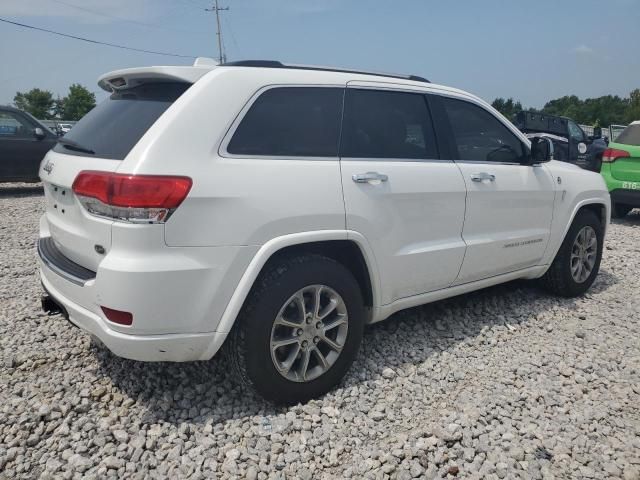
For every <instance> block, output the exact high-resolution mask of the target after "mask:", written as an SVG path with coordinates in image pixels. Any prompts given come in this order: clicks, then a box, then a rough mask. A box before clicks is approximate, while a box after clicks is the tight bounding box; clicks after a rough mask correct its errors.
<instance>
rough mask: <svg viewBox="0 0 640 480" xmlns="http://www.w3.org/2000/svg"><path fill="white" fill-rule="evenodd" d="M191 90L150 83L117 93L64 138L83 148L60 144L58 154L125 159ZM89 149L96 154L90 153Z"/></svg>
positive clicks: (177, 85) (55, 148) (83, 119)
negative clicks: (166, 113)
mask: <svg viewBox="0 0 640 480" xmlns="http://www.w3.org/2000/svg"><path fill="white" fill-rule="evenodd" d="M189 87H190V84H187V83H149V84H145V85H140V86H139V87H134V88H130V89H127V90H124V91H121V92H115V93H113V94H112V95H111V96H110V97H109V99H108V100H105V101H104V102H102V103H101V104H100V105H98V106H97V107H95V108H94V109H93V110H91V111H90V112H89V113H88V114H87V115H85V116H84V117H83V118H82V120H80V121H79V122H78V123H77V124H76V125H75V126H74V127H73V128H72V129H71V131H70V132H69V133H67V134H66V135H65V136H64V138H65V139H68V140H71V141H73V142H75V144H76V145H79V146H81V147H82V149H76V148H69V146H65V145H64V144H62V143H58V144H57V145H56V146H55V147H54V151H56V152H60V153H66V154H69V155H82V156H95V157H99V158H109V159H113V160H123V159H124V157H126V156H127V154H128V153H129V152H130V151H131V149H132V148H133V147H134V145H135V144H136V143H138V141H139V140H140V139H141V138H142V136H143V135H144V134H145V132H146V131H147V130H149V128H150V127H151V125H153V124H154V123H155V122H156V120H158V118H160V116H161V115H162V114H163V113H164V112H165V111H166V110H167V108H169V106H170V105H171V104H172V103H173V102H174V101H175V100H176V99H177V98H178V97H180V95H182V94H183V93H184V92H185V90H187V88H189ZM86 150H92V151H93V152H94V153H93V154H88V153H87V152H86Z"/></svg>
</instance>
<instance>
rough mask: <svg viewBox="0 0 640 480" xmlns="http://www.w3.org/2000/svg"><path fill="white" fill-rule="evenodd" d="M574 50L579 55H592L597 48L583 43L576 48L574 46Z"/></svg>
mask: <svg viewBox="0 0 640 480" xmlns="http://www.w3.org/2000/svg"><path fill="white" fill-rule="evenodd" d="M572 52H573V53H576V54H578V55H592V54H594V53H595V50H594V49H593V48H591V47H588V46H587V45H585V44H584V43H583V44H582V45H578V46H577V47H576V48H574V49H573V50H572Z"/></svg>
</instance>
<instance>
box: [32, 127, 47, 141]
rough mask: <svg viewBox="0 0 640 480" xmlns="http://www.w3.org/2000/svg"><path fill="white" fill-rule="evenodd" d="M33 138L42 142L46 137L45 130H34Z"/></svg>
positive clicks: (38, 128) (37, 128)
mask: <svg viewBox="0 0 640 480" xmlns="http://www.w3.org/2000/svg"><path fill="white" fill-rule="evenodd" d="M33 136H34V137H36V138H37V139H38V140H42V139H43V138H44V137H46V135H45V133H44V130H42V129H41V128H40V127H36V128H34V129H33Z"/></svg>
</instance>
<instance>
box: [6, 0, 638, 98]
mask: <svg viewBox="0 0 640 480" xmlns="http://www.w3.org/2000/svg"><path fill="white" fill-rule="evenodd" d="M212 1H213V0H211V1H208V0H109V1H108V2H105V1H104V0H0V18H4V19H9V20H12V21H16V22H20V23H25V24H29V25H33V26H37V27H40V28H46V29H50V30H55V31H58V32H63V33H66V34H70V35H76V36H82V37H87V38H90V39H92V40H98V41H102V42H109V43H115V44H120V45H125V46H129V47H133V48H139V49H145V50H154V51H161V52H166V53H175V54H179V55H187V56H193V57H197V56H206V57H217V44H216V33H215V32H216V29H215V15H214V14H213V13H212V12H207V11H205V8H207V7H210V6H211V3H212ZM219 2H220V6H225V7H226V6H228V7H229V8H230V10H228V11H224V12H222V14H221V15H222V31H223V38H224V43H225V47H226V55H227V58H228V60H240V59H269V60H280V61H282V62H291V63H303V64H316V65H332V66H341V67H349V68H360V69H367V70H377V71H387V72H395V73H406V74H414V75H420V76H424V77H426V78H428V79H430V80H431V81H433V82H435V83H440V84H444V85H449V86H454V87H458V88H462V89H464V90H467V91H470V92H472V93H475V94H476V95H479V96H480V97H482V98H484V99H485V100H487V101H489V102H490V101H492V100H493V99H494V98H496V97H499V96H500V97H505V98H506V97H513V98H514V99H518V100H521V101H522V103H523V104H524V105H525V106H527V107H535V108H539V107H542V106H543V105H544V103H545V102H547V101H548V100H550V99H553V98H557V97H560V96H563V95H569V94H575V95H578V96H579V97H581V98H585V97H596V96H601V95H607V94H612V95H620V96H628V94H629V92H630V91H631V90H633V89H634V88H640V30H639V29H640V0H535V1H533V0H529V1H526V2H525V1H522V0H449V1H447V2H443V1H441V0H437V1H436V0H433V1H432V0H422V1H418V0H396V1H395V2H393V1H390V0H386V1H378V0H269V1H267V0H219ZM192 62H193V59H192V58H179V57H170V56H163V55H153V54H147V53H139V52H132V51H127V50H122V49H116V48H111V47H106V46H102V45H96V44H91V43H85V42H81V41H78V40H73V39H68V38H61V37H58V36H54V35H51V34H48V33H44V32H38V31H34V30H28V29H23V28H19V27H17V26H14V25H9V24H6V23H0V65H2V68H1V69H0V104H10V103H12V102H13V97H14V95H15V93H16V92H17V91H27V90H29V89H31V88H34V87H38V88H41V89H47V90H51V91H52V92H54V95H60V96H64V95H65V93H66V92H67V91H68V88H69V85H71V84H72V83H80V84H82V85H84V86H86V87H87V88H89V89H90V90H91V91H93V92H95V93H96V96H97V98H98V100H102V99H104V98H105V95H106V94H105V93H104V92H102V91H101V90H100V89H99V88H98V87H97V85H96V81H97V78H98V77H99V76H100V75H101V74H103V73H105V72H108V71H111V70H116V69H120V68H126V67H135V66H148V65H188V64H190V63H192Z"/></svg>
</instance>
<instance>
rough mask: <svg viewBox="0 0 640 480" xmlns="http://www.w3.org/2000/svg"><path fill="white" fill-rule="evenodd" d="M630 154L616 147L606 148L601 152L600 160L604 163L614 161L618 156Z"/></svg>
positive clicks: (628, 155)
mask: <svg viewBox="0 0 640 480" xmlns="http://www.w3.org/2000/svg"><path fill="white" fill-rule="evenodd" d="M630 156H631V154H630V153H629V152H627V151H626V150H619V149H617V148H607V149H606V150H605V151H604V153H603V154H602V161H603V162H604V163H611V162H615V161H616V160H617V159H618V158H624V157H630Z"/></svg>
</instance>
